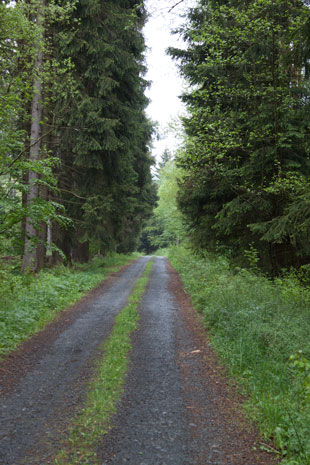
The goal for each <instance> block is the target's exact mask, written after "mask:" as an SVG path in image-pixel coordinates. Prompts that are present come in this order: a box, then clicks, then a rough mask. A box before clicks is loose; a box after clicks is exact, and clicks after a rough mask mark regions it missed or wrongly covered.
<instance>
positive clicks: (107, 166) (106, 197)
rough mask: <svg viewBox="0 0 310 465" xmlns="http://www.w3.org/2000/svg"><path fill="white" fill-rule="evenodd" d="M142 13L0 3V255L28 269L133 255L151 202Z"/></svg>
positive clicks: (115, 6)
mask: <svg viewBox="0 0 310 465" xmlns="http://www.w3.org/2000/svg"><path fill="white" fill-rule="evenodd" d="M145 19H146V11H145V9H144V7H143V4H142V3H141V2H137V1H131V0H116V1H115V0H113V1H112V0H107V1H98V0H87V1H73V2H72V1H70V2H69V1H58V0H54V1H49V2H46V1H45V0H25V1H18V2H14V3H13V2H7V1H2V2H0V31H1V35H0V76H1V86H0V105H1V110H0V126H1V131H0V165H1V172H0V176H1V178H0V207H1V209H0V246H1V249H2V250H1V254H2V255H12V254H13V255H14V254H15V255H16V254H17V253H18V254H20V255H21V256H22V257H23V269H24V270H26V269H27V270H32V271H38V270H39V269H41V268H42V267H44V266H45V265H46V264H54V263H57V262H59V261H65V262H67V263H70V262H71V260H72V259H74V260H77V261H79V262H86V261H88V259H89V256H90V254H91V255H94V254H95V253H103V254H105V253H107V252H109V251H118V252H128V251H132V250H134V249H135V248H136V244H137V240H138V237H139V232H140V229H141V228H142V225H143V221H144V220H145V219H146V218H148V217H149V216H150V214H151V210H152V207H153V205H154V202H155V198H156V196H155V190H154V187H153V184H152V178H151V173H150V167H151V165H152V164H153V160H152V157H151V155H150V141H151V136H152V130H153V129H152V124H151V122H150V121H149V120H148V118H147V117H146V115H145V108H146V105H147V103H148V101H147V99H146V97H145V95H144V91H145V88H146V86H147V85H148V84H147V82H146V81H145V79H144V77H143V76H144V74H145V64H144V51H145V42H144V37H143V35H142V28H143V25H144V22H145Z"/></svg>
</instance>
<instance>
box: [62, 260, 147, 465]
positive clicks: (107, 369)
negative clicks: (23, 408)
mask: <svg viewBox="0 0 310 465" xmlns="http://www.w3.org/2000/svg"><path fill="white" fill-rule="evenodd" d="M152 266H153V262H149V263H148V264H147V265H146V268H145V271H144V273H143V275H142V277H141V278H139V279H138V281H137V283H136V286H135V288H134V290H133V293H132V294H131V296H130V297H129V303H128V305H127V306H126V307H125V308H124V309H123V310H122V311H121V312H120V313H119V314H118V316H117V317H116V319H115V324H114V327H113V330H112V333H111V335H110V337H109V338H108V340H107V341H106V342H105V344H104V345H103V359H102V360H100V361H99V362H98V366H97V374H96V377H95V379H94V380H93V381H92V383H91V385H90V389H89V393H88V396H87V399H86V403H85V407H84V408H83V409H82V411H81V413H80V414H79V415H78V416H77V417H76V418H75V419H74V421H73V426H72V427H71V429H70V432H69V438H68V439H67V440H66V443H65V445H64V447H63V449H62V450H61V451H60V452H59V453H58V455H57V457H56V459H55V462H54V463H55V465H99V464H100V463H101V462H100V461H99V459H98V457H97V448H98V446H99V445H100V440H102V437H103V435H105V434H107V432H108V431H109V429H110V425H109V422H110V420H111V417H112V415H113V414H114V413H115V412H116V404H117V402H118V400H119V399H120V397H121V394H122V392H123V385H124V381H125V375H126V372H127V369H128V354H129V352H130V350H131V347H132V345H131V337H130V336H131V334H132V332H133V331H134V330H135V329H137V326H138V320H139V313H138V309H139V304H140V301H141V298H142V296H143V294H144V292H145V289H146V286H147V283H148V280H149V274H150V272H151V270H152Z"/></svg>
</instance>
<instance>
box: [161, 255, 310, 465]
mask: <svg viewBox="0 0 310 465" xmlns="http://www.w3.org/2000/svg"><path fill="white" fill-rule="evenodd" d="M168 255H169V258H170V261H171V263H172V265H173V266H174V268H175V269H176V270H177V271H178V272H179V273H180V274H181V277H182V280H183V283H184V285H185V289H186V291H187V293H188V294H190V296H191V298H192V302H193V304H194V306H195V308H196V309H197V310H198V311H199V312H200V313H201V314H202V316H203V321H204V324H205V326H206V328H207V329H208V332H209V334H210V335H211V342H212V345H213V347H214V348H215V350H216V351H217V352H218V354H219V355H220V357H221V359H222V361H223V362H224V363H225V364H226V366H227V367H229V369H230V372H231V374H232V376H233V377H234V378H235V379H237V380H238V381H239V385H240V386H241V388H242V389H243V391H244V392H246V393H247V396H248V401H247V404H246V408H247V411H248V413H249V415H250V416H251V418H252V419H254V421H255V422H257V424H258V425H259V427H260V429H261V431H262V433H263V435H264V436H265V438H266V439H269V440H270V439H271V440H272V441H273V443H274V445H275V448H276V449H277V450H278V453H279V461H281V460H282V463H283V464H286V465H309V464H310V429H309V425H310V363H309V360H310V344H309V342H310V289H309V288H307V287H305V286H302V285H301V284H300V283H299V282H298V280H297V279H296V277H295V276H294V274H292V273H291V274H288V275H287V276H286V277H284V278H282V279H277V280H275V281H273V282H272V281H271V280H269V279H268V278H266V277H264V276H261V275H259V274H257V273H253V272H252V273H251V272H249V271H246V270H243V269H238V270H236V269H232V268H231V266H230V264H229V262H228V261H227V260H226V259H225V258H223V257H218V258H214V257H213V258H210V257H207V256H205V257H203V258H201V257H200V258H199V257H197V256H193V254H191V253H190V252H189V251H187V250H185V249H183V248H173V249H170V251H169V254H168ZM300 351H301V352H300Z"/></svg>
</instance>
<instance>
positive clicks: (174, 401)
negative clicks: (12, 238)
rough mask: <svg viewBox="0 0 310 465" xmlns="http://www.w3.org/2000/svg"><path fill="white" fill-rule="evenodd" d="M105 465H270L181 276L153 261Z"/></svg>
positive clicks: (106, 445) (164, 262) (108, 439)
mask: <svg viewBox="0 0 310 465" xmlns="http://www.w3.org/2000/svg"><path fill="white" fill-rule="evenodd" d="M140 313H141V320H140V327H139V330H138V331H137V332H136V333H135V336H134V347H133V352H132V358H131V368H130V370H129V372H128V376H127V381H126V386H125V394H124V396H123V399H122V402H121V404H120V406H119V409H118V414H117V415H116V417H115V419H114V427H113V429H112V430H111V431H110V433H109V434H108V435H107V436H106V437H105V439H104V440H103V443H102V446H101V448H100V455H101V459H102V460H101V461H100V463H102V465H123V464H127V465H271V464H274V463H276V462H275V460H274V458H273V457H272V456H270V455H268V454H266V453H264V452H262V451H260V450H258V451H256V452H255V451H254V450H253V446H254V445H255V443H256V442H257V441H258V440H259V437H258V436H257V434H255V432H253V431H252V429H251V428H250V426H249V425H248V424H247V423H246V421H245V419H244V418H243V416H242V414H240V412H238V411H237V409H238V407H240V404H239V402H240V399H239V398H235V399H234V400H233V399H232V395H233V394H232V393H231V392H229V390H228V386H227V384H226V380H225V379H224V378H223V377H221V376H220V375H219V371H220V367H219V365H218V363H217V360H216V356H215V354H214V353H213V351H212V349H211V348H210V344H209V343H208V341H207V339H206V334H205V332H204V330H203V327H202V325H201V322H200V321H199V320H198V318H197V316H196V315H195V313H194V311H193V309H192V307H191V305H190V302H189V299H188V297H187V296H186V295H185V294H184V291H183V288H182V284H181V281H180V278H179V276H178V275H177V273H176V272H175V271H174V270H173V269H172V268H171V267H170V266H169V265H168V263H167V260H166V259H165V258H163V257H157V258H156V259H155V263H154V267H153V271H152V274H151V279H150V282H149V286H148V289H147V292H146V294H145V296H144V298H143V300H142V303H141V308H140Z"/></svg>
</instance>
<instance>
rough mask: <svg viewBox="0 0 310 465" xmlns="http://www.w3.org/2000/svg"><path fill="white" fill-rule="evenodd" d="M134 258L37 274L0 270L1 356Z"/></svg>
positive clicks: (103, 260)
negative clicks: (110, 273) (111, 272)
mask: <svg viewBox="0 0 310 465" xmlns="http://www.w3.org/2000/svg"><path fill="white" fill-rule="evenodd" d="M136 257H137V255H111V256H109V257H96V258H95V259H94V260H93V261H92V262H91V263H89V264H87V265H83V266H79V267H72V268H66V267H64V266H57V267H55V268H53V269H50V270H44V271H42V272H41V273H39V274H38V275H33V274H25V275H22V274H21V273H19V272H17V271H14V269H11V268H10V267H9V266H6V267H4V266H3V268H2V270H0V357H1V356H3V355H5V354H7V353H8V352H10V351H11V350H13V349H14V348H16V347H17V346H18V344H20V343H21V342H22V341H23V340H25V339H26V338H27V337H29V336H30V335H31V334H33V333H35V332H36V331H38V330H40V329H41V328H42V327H43V326H44V325H45V324H46V323H47V322H48V321H50V320H52V319H53V318H54V317H55V316H56V315H57V314H58V313H59V312H60V311H61V310H63V309H64V308H66V307H67V306H68V305H70V304H72V303H73V302H75V301H77V300H78V299H79V298H80V297H81V296H83V295H84V294H86V293H87V292H88V291H89V290H90V289H92V288H93V287H95V286H97V285H98V284H99V283H100V282H101V281H102V280H104V279H105V277H106V276H107V274H108V272H110V271H115V270H116V269H118V268H119V267H120V266H121V265H124V264H126V263H128V262H129V261H130V260H132V259H134V258H136Z"/></svg>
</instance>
